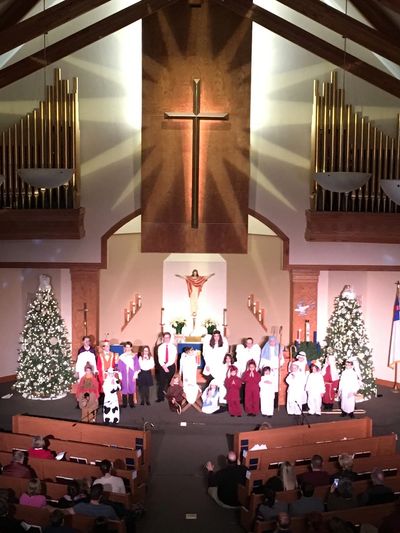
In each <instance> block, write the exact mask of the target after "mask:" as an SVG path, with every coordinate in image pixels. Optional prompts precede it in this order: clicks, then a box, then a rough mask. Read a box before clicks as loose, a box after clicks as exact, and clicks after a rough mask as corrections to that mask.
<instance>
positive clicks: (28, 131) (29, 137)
mask: <svg viewBox="0 0 400 533" xmlns="http://www.w3.org/2000/svg"><path fill="white" fill-rule="evenodd" d="M26 138H27V141H28V142H27V152H26V164H27V167H28V168H31V166H32V158H31V147H32V130H31V115H30V113H28V114H27V116H26ZM27 191H28V207H29V208H31V207H32V187H31V186H30V185H28V184H27Z"/></svg>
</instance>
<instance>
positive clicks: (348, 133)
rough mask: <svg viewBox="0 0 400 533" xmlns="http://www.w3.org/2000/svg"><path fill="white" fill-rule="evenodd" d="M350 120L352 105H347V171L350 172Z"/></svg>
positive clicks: (345, 166)
mask: <svg viewBox="0 0 400 533" xmlns="http://www.w3.org/2000/svg"><path fill="white" fill-rule="evenodd" d="M350 121H351V106H350V105H346V148H345V165H344V168H345V171H346V172H348V171H349V169H350V137H351V131H350Z"/></svg>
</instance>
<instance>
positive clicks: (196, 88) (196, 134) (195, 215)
mask: <svg viewBox="0 0 400 533" xmlns="http://www.w3.org/2000/svg"><path fill="white" fill-rule="evenodd" d="M164 118H167V119H178V120H191V121H192V122H193V132H192V228H198V227H199V155H200V121H201V120H228V119H229V113H200V80H199V79H194V80H193V112H192V113H180V112H179V111H178V112H173V111H171V112H169V111H168V112H166V113H164Z"/></svg>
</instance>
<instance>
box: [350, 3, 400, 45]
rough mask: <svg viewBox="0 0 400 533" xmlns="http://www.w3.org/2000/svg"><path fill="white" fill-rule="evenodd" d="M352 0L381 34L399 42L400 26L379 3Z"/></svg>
mask: <svg viewBox="0 0 400 533" xmlns="http://www.w3.org/2000/svg"><path fill="white" fill-rule="evenodd" d="M350 1H351V3H352V4H353V6H354V7H355V8H356V9H357V10H358V11H359V12H360V13H361V15H362V16H363V17H365V18H366V19H367V20H368V22H369V23H370V24H371V25H372V26H373V27H374V28H375V29H376V30H378V32H379V33H380V34H381V35H385V36H386V38H387V39H392V40H393V41H394V42H395V43H396V42H398V39H399V28H398V26H397V24H395V22H393V20H392V19H391V18H390V17H389V15H388V14H387V13H386V11H385V10H384V9H382V7H381V6H380V5H379V3H377V2H366V1H365V0H350Z"/></svg>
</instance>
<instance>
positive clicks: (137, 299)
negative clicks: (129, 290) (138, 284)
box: [136, 294, 142, 309]
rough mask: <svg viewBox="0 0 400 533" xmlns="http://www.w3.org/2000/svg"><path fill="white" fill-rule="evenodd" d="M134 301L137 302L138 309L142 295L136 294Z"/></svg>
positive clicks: (140, 305)
mask: <svg viewBox="0 0 400 533" xmlns="http://www.w3.org/2000/svg"><path fill="white" fill-rule="evenodd" d="M136 302H137V306H138V309H140V308H141V307H142V297H141V295H140V294H137V295H136Z"/></svg>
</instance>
